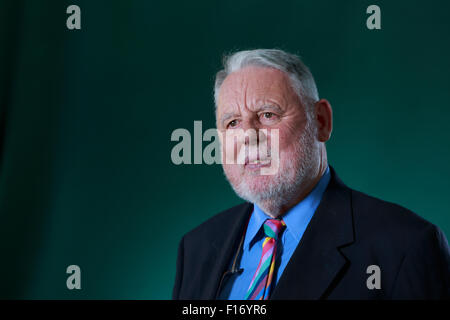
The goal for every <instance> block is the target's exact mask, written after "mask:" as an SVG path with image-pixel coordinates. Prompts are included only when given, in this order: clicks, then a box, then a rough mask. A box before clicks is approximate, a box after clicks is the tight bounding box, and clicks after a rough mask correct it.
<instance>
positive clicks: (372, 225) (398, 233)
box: [352, 189, 439, 247]
mask: <svg viewBox="0 0 450 320" xmlns="http://www.w3.org/2000/svg"><path fill="white" fill-rule="evenodd" d="M352 211H353V219H354V224H355V232H358V230H360V234H359V236H360V237H364V238H366V239H367V238H377V239H385V241H386V244H387V243H388V242H390V243H393V244H394V245H395V246H403V247H407V246H409V245H410V244H411V242H412V241H415V239H417V238H418V237H422V236H423V235H424V234H426V233H429V232H430V230H437V231H439V228H438V227H437V226H435V225H434V224H433V223H431V222H429V221H427V220H426V219H424V218H423V217H421V216H419V215H418V214H417V213H415V212H413V211H411V210H409V209H407V208H405V207H403V206H401V205H398V204H396V203H392V202H389V201H385V200H381V199H379V198H376V197H373V196H370V195H367V194H365V193H363V192H360V191H356V190H353V189H352ZM361 233H364V234H361Z"/></svg>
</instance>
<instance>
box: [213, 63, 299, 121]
mask: <svg viewBox="0 0 450 320" xmlns="http://www.w3.org/2000/svg"><path fill="white" fill-rule="evenodd" d="M296 97H297V95H296V93H295V91H294V90H293V88H292V86H291V82H290V80H289V77H288V76H287V74H286V73H284V72H282V71H280V70H277V69H274V68H268V67H256V66H249V67H245V68H243V69H240V70H238V71H235V72H232V73H231V74H229V75H228V76H227V77H226V78H225V80H224V82H223V83H222V86H221V87H220V91H219V95H218V101H217V115H220V114H221V113H223V112H227V111H230V109H240V108H247V109H249V110H252V109H253V108H256V107H257V106H258V105H259V104H261V103H270V102H272V103H276V104H279V105H286V104H287V101H289V100H291V99H295V98H296Z"/></svg>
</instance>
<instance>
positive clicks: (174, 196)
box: [0, 0, 450, 299]
mask: <svg viewBox="0 0 450 320" xmlns="http://www.w3.org/2000/svg"><path fill="white" fill-rule="evenodd" d="M70 4H76V5H78V6H80V8H81V30H68V29H67V28H66V19H67V17H68V14H66V8H67V6H69V5H70ZM371 4H377V5H379V6H380V8H381V26H382V29H381V30H372V31H371V30H368V29H367V28H366V19H367V17H368V14H366V8H367V7H368V6H369V5H371ZM449 10H450V3H449V2H448V1H444V0H442V1H425V0H415V1H412V0H408V1H365V0H347V1H334V0H333V1H332V0H328V1H325V0H308V1H306V0H305V1H302V0H292V1H281V0H280V1H276V2H273V1H261V0H250V1H249V0H246V1H206V0H205V1H162V0H155V1H154V0H152V1H144V0H142V1H138V0H134V1H131V0H129V1H111V0H108V1H106V0H96V1H81V0H71V1H67V0H55V1H44V0H40V1H38V0H29V1H25V0H20V1H18V0H14V1H6V0H1V2H0V46H1V47H0V147H1V150H0V151H1V157H0V218H1V220H0V252H1V263H0V275H1V279H0V289H1V290H0V297H2V298H22V299H23V298H31V299H49V298H52V299H168V298H170V295H171V290H172V285H173V281H174V275H175V260H176V250H177V245H178V241H179V240H180V239H181V236H182V235H183V234H184V233H185V232H187V231H189V230H190V229H192V228H194V227H195V226H196V225H198V224H200V223H201V222H203V221H205V220H206V219H208V218H209V217H211V216H212V215H214V214H215V213H217V212H219V211H222V210H224V209H226V208H228V207H230V206H232V205H235V204H238V203H240V202H241V200H240V199H239V198H238V197H237V196H235V195H234V193H233V191H232V190H231V188H230V187H229V185H228V183H227V182H226V181H225V179H224V177H223V173H222V169H221V168H220V166H219V165H205V164H203V165H181V166H176V165H174V164H172V162H171V158H170V152H171V149H172V148H173V146H174V145H175V144H176V143H175V142H172V141H170V136H171V133H172V131H173V130H175V129H176V128H186V129H188V130H189V131H190V132H193V125H194V121H195V120H201V121H203V129H204V130H206V129H207V128H212V127H214V105H213V99H212V85H213V79H214V74H215V72H216V71H217V70H218V68H219V67H220V62H221V56H222V54H223V53H224V52H229V51H232V50H236V49H249V48H259V47H265V48H274V47H276V48H281V49H285V50H288V51H291V52H295V53H298V54H300V55H301V56H302V57H303V58H304V60H305V62H306V63H307V64H308V65H309V66H310V68H311V70H312V72H313V74H314V76H315V78H316V81H317V84H318V88H319V93H320V96H321V97H323V98H327V99H328V100H329V101H330V102H331V104H332V107H333V111H334V131H333V135H332V138H331V140H330V141H329V143H328V155H329V161H330V163H331V164H332V165H333V166H334V168H335V169H336V171H337V172H338V174H339V175H340V177H341V178H342V180H344V182H345V183H346V184H347V185H349V186H351V187H353V188H355V189H358V190H361V191H363V192H366V193H368V194H370V195H374V196H377V197H380V198H383V199H385V200H389V201H392V202H396V203H399V204H401V205H403V206H405V207H407V208H409V209H411V210H413V211H415V212H417V213H418V214H419V215H421V216H422V217H424V218H426V219H427V220H429V221H431V222H433V223H435V224H436V225H438V226H439V227H440V228H441V229H442V230H443V231H444V232H445V233H446V235H447V237H448V236H449V235H450V216H449V210H450V200H449V199H450V198H449V197H448V191H449V186H450V182H449V181H450V166H449V165H448V163H449V162H450V148H449V140H450V132H449V130H448V117H449V116H450V110H449V102H448V101H450V90H449V89H450V88H449V80H448V76H449V71H450V59H449V58H448V57H449V56H450V43H449V41H448V36H449V31H450V22H449V21H450V19H449V12H450V11H449ZM71 264H76V265H79V266H80V268H81V286H82V289H81V290H68V289H67V288H66V278H67V277H68V275H67V274H66V268H67V266H68V265H71Z"/></svg>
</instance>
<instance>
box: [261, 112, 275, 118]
mask: <svg viewBox="0 0 450 320" xmlns="http://www.w3.org/2000/svg"><path fill="white" fill-rule="evenodd" d="M272 116H273V113H272V112H264V113H263V117H264V118H266V119H270V118H272Z"/></svg>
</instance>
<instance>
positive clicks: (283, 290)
mask: <svg viewBox="0 0 450 320" xmlns="http://www.w3.org/2000/svg"><path fill="white" fill-rule="evenodd" d="M330 171H331V179H330V182H329V185H328V187H327V189H326V190H325V192H324V195H323V198H322V201H321V203H320V205H319V207H318V208H317V210H316V212H315V213H314V216H313V218H312V219H311V221H310V223H309V225H308V227H307V229H306V230H305V233H304V234H303V237H302V239H301V240H300V243H299V244H298V246H297V248H296V249H295V251H294V253H293V255H292V257H291V259H290V261H289V263H288V264H287V266H286V268H285V270H284V272H283V274H282V276H281V277H280V280H279V282H278V284H277V286H276V287H275V289H274V291H273V293H272V296H271V299H320V298H325V297H326V296H327V293H328V292H329V291H328V290H330V289H332V287H333V284H334V282H333V280H334V281H337V280H338V279H339V273H340V272H343V271H345V268H346V267H347V266H348V264H349V262H348V260H347V259H346V257H345V256H344V255H343V254H342V253H341V252H340V251H339V249H340V248H341V247H343V246H344V245H348V244H350V243H352V242H353V239H354V237H353V219H352V210H351V190H350V189H349V188H347V187H346V186H345V185H344V184H343V183H342V181H340V179H339V178H338V177H337V176H336V173H335V172H334V170H333V168H331V166H330ZM327 289H328V290H327Z"/></svg>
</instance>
